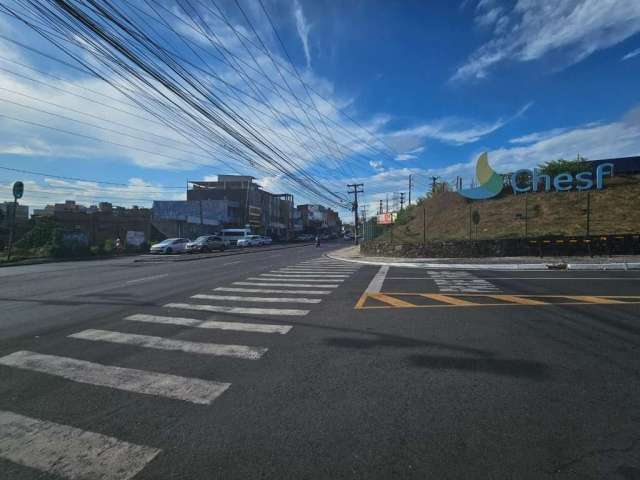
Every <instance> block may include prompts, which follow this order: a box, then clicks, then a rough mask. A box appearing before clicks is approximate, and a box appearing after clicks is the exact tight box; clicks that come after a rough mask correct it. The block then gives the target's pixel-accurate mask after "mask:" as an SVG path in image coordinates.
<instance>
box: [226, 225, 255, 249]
mask: <svg viewBox="0 0 640 480" xmlns="http://www.w3.org/2000/svg"><path fill="white" fill-rule="evenodd" d="M249 235H251V229H250V228H225V229H223V230H222V238H223V240H224V241H225V242H229V243H228V244H229V245H232V246H236V245H237V243H238V240H240V239H244V238H247V237H248V236H249Z"/></svg>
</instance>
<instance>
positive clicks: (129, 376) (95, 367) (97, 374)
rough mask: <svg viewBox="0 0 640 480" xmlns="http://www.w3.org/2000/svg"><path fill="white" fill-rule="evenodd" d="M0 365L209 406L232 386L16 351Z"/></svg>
mask: <svg viewBox="0 0 640 480" xmlns="http://www.w3.org/2000/svg"><path fill="white" fill-rule="evenodd" d="M0 365H5V366H7V367H16V368H21V369H25V370H32V371H36V372H41V373H46V374H49V375H55V376H58V377H62V378H66V379H67V380H73V381H75V382H79V383H87V384H90V385H98V386H101V387H110V388H115V389H118V390H126V391H129V392H135V393H143V394H147V395H155V396H160V397H166V398H171V399H176V400H184V401H187V402H192V403H198V404H202V405H208V404H210V403H211V402H212V401H213V400H215V399H216V398H218V397H219V396H220V395H222V393H224V391H225V390H227V389H228V388H229V387H230V386H231V384H230V383H222V382H213V381H209V380H201V379H199V378H189V377H180V376H177V375H169V374H165V373H156V372H147V371H144V370H136V369H133V368H123V367H115V366H109V365H102V364H100V363H93V362H87V361H85V360H78V359H75V358H69V357H59V356H57V355H44V354H40V353H35V352H29V351H25V350H23V351H18V352H14V353H12V354H10V355H7V356H5V357H2V358H0Z"/></svg>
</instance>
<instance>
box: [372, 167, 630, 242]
mask: <svg viewBox="0 0 640 480" xmlns="http://www.w3.org/2000/svg"><path fill="white" fill-rule="evenodd" d="M590 196H591V220H590V233H591V235H605V234H625V233H640V178H638V177H616V178H613V179H610V180H608V181H607V183H606V188H605V189H603V190H600V191H596V190H592V191H591V194H590ZM527 204H528V207H527V209H528V222H527V223H528V228H527V230H528V236H529V237H541V236H551V235H585V234H586V231H587V215H586V208H587V192H586V191H585V192H577V191H571V192H549V193H532V194H528V198H527ZM425 207H426V225H427V241H434V240H435V241H438V240H464V239H469V238H470V237H469V224H470V216H471V214H472V212H473V211H474V210H477V211H478V213H479V214H480V222H479V223H478V227H477V238H478V239H479V240H482V239H497V238H519V237H524V234H525V221H524V212H525V195H523V194H519V195H513V194H512V193H509V192H505V193H503V194H502V195H501V196H499V197H497V198H493V199H489V200H480V201H478V200H476V201H470V200H467V199H465V198H463V197H461V196H460V195H458V194H457V193H455V192H443V193H437V194H434V195H433V196H431V197H430V198H427V199H422V200H421V201H420V203H419V204H418V205H414V206H412V207H411V208H409V209H408V210H406V211H405V212H403V214H402V215H400V218H399V220H398V223H397V224H396V225H394V226H393V227H391V228H390V229H389V231H387V232H386V233H384V234H383V235H382V237H381V238H384V239H386V240H389V239H390V237H391V236H393V241H394V243H422V241H423V236H422V235H423V234H422V232H423V209H424V208H425ZM472 234H473V237H474V238H475V227H473V229H472ZM379 238H380V237H379Z"/></svg>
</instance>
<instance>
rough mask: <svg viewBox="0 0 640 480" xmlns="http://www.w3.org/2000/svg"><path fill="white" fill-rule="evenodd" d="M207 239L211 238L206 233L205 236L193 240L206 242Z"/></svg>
mask: <svg viewBox="0 0 640 480" xmlns="http://www.w3.org/2000/svg"><path fill="white" fill-rule="evenodd" d="M207 240H209V237H208V236H206V235H204V236H202V237H198V238H196V239H195V240H194V241H193V243H204V242H206V241H207Z"/></svg>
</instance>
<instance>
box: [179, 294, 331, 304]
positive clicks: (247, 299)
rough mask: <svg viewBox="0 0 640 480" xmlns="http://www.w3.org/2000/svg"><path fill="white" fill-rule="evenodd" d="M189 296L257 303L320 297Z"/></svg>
mask: <svg viewBox="0 0 640 480" xmlns="http://www.w3.org/2000/svg"><path fill="white" fill-rule="evenodd" d="M191 298H197V299H199V300H224V301H227V302H257V303H320V302H321V301H322V300H321V299H320V298H294V297H243V296H239V295H206V294H201V293H199V294H197V295H192V296H191Z"/></svg>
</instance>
